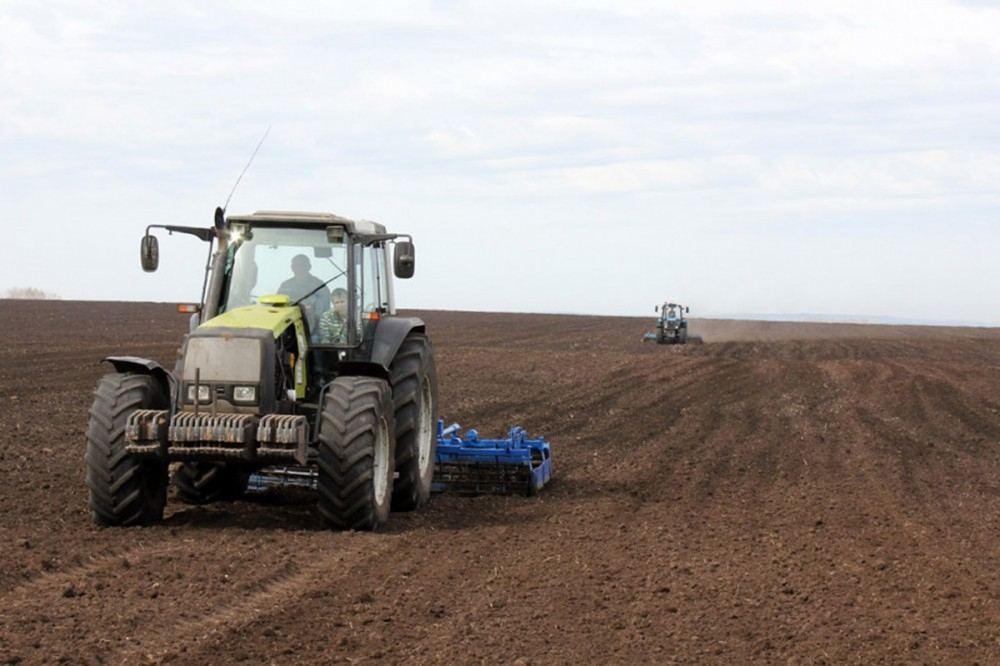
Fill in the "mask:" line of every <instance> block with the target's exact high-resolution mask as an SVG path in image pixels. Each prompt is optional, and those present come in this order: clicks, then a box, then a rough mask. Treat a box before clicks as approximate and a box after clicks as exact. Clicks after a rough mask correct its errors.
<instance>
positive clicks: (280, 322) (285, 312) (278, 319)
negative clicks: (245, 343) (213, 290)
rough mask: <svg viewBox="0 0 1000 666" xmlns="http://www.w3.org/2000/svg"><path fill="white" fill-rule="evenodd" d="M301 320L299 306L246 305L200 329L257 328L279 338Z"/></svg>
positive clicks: (226, 313) (214, 319)
mask: <svg viewBox="0 0 1000 666" xmlns="http://www.w3.org/2000/svg"><path fill="white" fill-rule="evenodd" d="M301 318H302V311H301V310H299V308H298V306H293V305H284V306H277V305H246V306H244V307H242V308H236V309H235V310H230V311H228V312H223V313H222V314H220V315H219V316H217V317H212V318H211V319H209V320H208V321H206V322H205V323H204V324H202V325H201V326H200V328H257V329H264V330H267V331H271V332H272V333H274V336H275V337H277V336H279V335H281V334H282V333H283V332H284V331H285V329H286V328H288V327H289V326H290V325H292V324H293V323H295V322H296V321H298V320H300V319H301Z"/></svg>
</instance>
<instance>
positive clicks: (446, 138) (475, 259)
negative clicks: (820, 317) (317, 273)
mask: <svg viewBox="0 0 1000 666" xmlns="http://www.w3.org/2000/svg"><path fill="white" fill-rule="evenodd" d="M91 4H92V3H64V2H45V3H36V2H24V3H22V2H17V1H13V2H11V1H9V0H8V1H5V2H2V3H0V92H2V94H0V232H2V239H0V292H2V291H4V290H6V289H7V288H8V287H14V286H33V287H38V288H41V289H44V290H46V291H52V292H55V293H57V294H58V295H60V296H62V297H64V298H86V299H124V300H181V301H187V300H191V299H192V298H196V297H197V295H198V293H199V290H200V286H201V270H202V267H203V266H204V247H203V245H202V244H201V243H200V242H199V241H197V240H195V239H193V238H190V237H176V236H175V237H172V238H161V248H160V249H161V269H160V271H159V272H158V273H155V274H145V273H142V272H141V270H140V268H139V264H138V242H139V237H140V235H141V233H142V230H143V227H144V226H145V225H146V224H148V223H173V224H188V225H191V224H198V225H206V226H207V225H209V224H210V223H211V219H212V211H213V209H214V207H215V206H217V205H221V203H222V202H223V201H224V200H225V198H226V195H227V194H228V192H229V189H230V187H231V186H232V183H233V181H234V180H235V179H236V176H237V175H238V173H239V171H240V169H241V168H242V167H243V164H244V163H245V162H246V159H247V157H248V156H249V154H250V152H251V150H252V149H253V146H254V145H255V143H256V142H257V141H258V139H259V138H260V136H261V135H262V133H263V132H264V130H265V128H266V127H267V126H268V125H270V126H271V127H272V129H271V133H270V136H269V137H268V139H267V141H266V142H265V144H264V146H263V147H262V149H261V151H260V153H259V154H258V156H257V159H256V161H255V163H254V164H253V166H252V167H251V169H250V171H249V172H248V174H247V176H246V177H245V178H244V180H243V183H242V185H241V186H240V189H239V190H238V191H237V193H236V195H235V197H234V199H233V202H232V204H231V206H230V212H251V211H253V210H257V209H293V210H321V211H331V212H335V213H338V214H341V215H346V216H349V217H358V218H366V219H374V220H377V221H380V222H382V223H384V224H386V226H388V227H389V228H390V230H393V231H400V232H408V233H411V234H413V235H414V237H415V240H416V244H417V274H416V276H415V278H414V279H413V280H410V281H408V282H405V283H401V284H400V285H399V287H398V297H399V300H400V304H401V305H406V306H413V307H426V308H443V309H476V310H509V311H547V312H592V313H609V314H650V315H651V314H652V306H653V304H654V303H656V302H660V301H662V300H665V299H670V300H679V301H682V302H686V303H690V305H691V310H692V314H696V313H697V314H702V315H720V314H727V313H758V314H765V313H817V314H861V315H886V316H894V317H903V318H913V319H923V320H963V321H971V322H983V323H990V324H1000V309H998V304H1000V263H998V261H997V258H996V249H997V247H998V241H1000V8H998V7H997V6H996V5H994V4H993V3H987V2H968V3H954V2H913V1H908V2H890V1H884V0H879V1H878V2H872V1H871V0H866V1H864V2H852V1H849V0H838V1H836V2H829V3H825V2H809V3H788V2H755V3H752V4H753V5H754V9H752V10H751V9H748V8H740V9H736V10H733V9H729V8H730V7H734V6H736V7H741V6H742V4H743V3H731V2H726V3H712V2H705V1H704V0H701V1H697V2H670V3H667V2H657V1H651V2H627V1H616V2H581V1H579V0H577V1H574V2H571V3H550V2H543V1H539V0H532V1H531V2H525V3H523V4H518V3H513V2H504V3H488V2H483V3H479V2H455V3H445V2H441V3H419V2H400V3H356V2H354V3H318V4H316V5H294V6H292V5H289V6H286V5H287V4H288V3H278V2H272V1H270V0H269V1H261V2H239V3H235V2H234V3H232V4H220V3H205V2H192V3H184V2H170V3H161V4H159V5H155V4H153V3H121V4H118V5H109V6H106V7H103V8H94V7H92V6H90V5H91ZM362 4H365V6H362ZM209 6H211V8H208V7H209ZM156 7H158V8H156Z"/></svg>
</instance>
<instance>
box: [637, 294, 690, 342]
mask: <svg viewBox="0 0 1000 666" xmlns="http://www.w3.org/2000/svg"><path fill="white" fill-rule="evenodd" d="M653 311H654V312H658V313H659V319H658V320H657V322H656V331H655V332H650V333H646V334H645V335H644V336H643V337H642V339H643V341H644V342H646V341H649V342H656V343H657V344H660V345H684V344H688V343H689V342H692V343H699V342H701V338H700V337H697V336H693V335H692V336H688V321H687V319H686V318H685V317H684V315H686V314H687V313H688V312H690V311H691V308H689V307H685V306H683V305H678V304H677V303H664V304H663V305H657V306H656V307H655V308H654V309H653Z"/></svg>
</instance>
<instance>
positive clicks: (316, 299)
mask: <svg viewBox="0 0 1000 666" xmlns="http://www.w3.org/2000/svg"><path fill="white" fill-rule="evenodd" d="M311 269H312V264H311V263H310V262H309V257H307V256H306V255H304V254H297V255H295V256H294V257H292V277H290V278H288V279H287V280H285V281H284V282H282V283H281V286H280V287H278V293H279V294H285V295H286V296H288V298H290V299H292V302H293V303H294V302H295V301H297V300H299V299H300V298H302V297H303V296H305V295H306V294H308V293H309V292H311V291H313V290H314V289H315V290H316V291H315V293H313V294H312V295H310V296H309V298H306V299H305V300H303V301H302V302H301V303H300V304H299V305H301V306H302V311H303V312H304V313H305V315H306V320H307V321H308V323H309V329H310V330H315V328H316V325H317V322H318V321H319V318H320V316H321V315H322V314H323V313H324V312H326V310H327V308H328V307H329V305H328V304H329V302H330V290H329V289H327V288H326V287H325V286H324V285H323V281H322V280H320V279H319V278H318V277H316V276H315V275H313V274H312V273H310V272H309V271H310V270H311Z"/></svg>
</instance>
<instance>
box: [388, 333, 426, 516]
mask: <svg viewBox="0 0 1000 666" xmlns="http://www.w3.org/2000/svg"><path fill="white" fill-rule="evenodd" d="M389 374H390V376H391V379H392V401H393V405H394V407H395V411H396V433H395V436H396V472H397V477H396V481H395V483H394V485H393V489H392V508H393V509H394V510H396V511H412V510H414V509H416V508H418V507H420V506H422V505H423V504H425V503H426V502H427V500H428V499H430V496H431V481H432V480H433V478H434V453H435V450H436V449H437V435H436V434H435V426H436V425H437V394H438V388H437V369H436V368H435V365H434V348H433V347H432V346H431V342H430V340H428V339H427V336H426V335H424V334H423V333H418V332H413V333H410V334H409V335H408V336H406V339H405V340H403V344H402V345H400V347H399V351H398V352H397V353H396V358H394V359H393V361H392V365H391V366H390V367H389Z"/></svg>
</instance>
